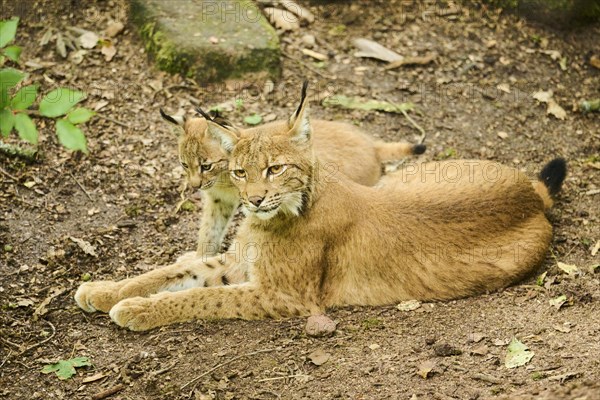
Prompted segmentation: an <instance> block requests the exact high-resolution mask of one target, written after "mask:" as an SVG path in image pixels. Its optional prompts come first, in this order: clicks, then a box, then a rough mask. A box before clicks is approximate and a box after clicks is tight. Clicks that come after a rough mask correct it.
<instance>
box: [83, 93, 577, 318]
mask: <svg viewBox="0 0 600 400" xmlns="http://www.w3.org/2000/svg"><path fill="white" fill-rule="evenodd" d="M207 123H208V130H209V133H210V134H211V135H214V137H216V138H219V140H220V141H221V144H222V147H223V149H224V150H225V151H226V152H227V153H228V158H229V170H230V173H231V177H232V181H233V183H234V185H235V187H236V188H237V190H238V191H239V195H240V199H241V203H242V205H243V208H244V210H245V212H246V213H247V218H246V219H245V220H244V222H243V224H242V226H241V227H240V230H239V232H238V235H237V240H236V241H235V242H234V243H233V245H232V247H231V248H230V250H229V252H227V253H226V254H223V255H221V256H217V257H214V258H211V259H209V260H208V261H207V262H203V261H202V260H199V259H198V257H194V256H193V255H192V256H186V257H183V258H181V259H180V260H179V261H178V262H177V263H175V264H173V265H170V266H167V267H164V268H160V269H157V270H154V271H151V272H148V273H146V274H143V275H141V276H138V277H136V278H131V279H126V280H124V281H120V282H91V283H84V284H83V285H82V286H81V287H80V288H79V290H78V291H77V293H76V295H75V299H76V300H77V303H78V304H79V306H80V307H81V308H83V309H84V310H86V311H95V310H101V311H109V310H110V317H111V318H112V319H113V321H114V322H116V323H117V324H118V325H120V326H123V327H127V328H129V329H132V330H146V329H151V328H154V327H157V326H161V325H166V324H171V323H174V322H182V321H189V320H193V319H204V318H210V319H215V318H242V319H259V318H269V317H272V318H278V317H288V316H297V315H309V314H317V313H322V312H324V311H325V310H326V309H327V308H329V307H336V306H344V305H384V304H392V303H395V302H398V301H402V300H408V299H419V300H445V299H454V298H459V297H465V296H470V295H474V294H477V293H482V292H487V291H492V290H497V289H499V288H502V287H505V286H507V285H510V284H512V283H514V282H516V281H518V280H519V279H521V278H523V277H524V276H526V275H528V274H530V273H532V272H533V271H535V269H536V268H537V266H539V265H540V263H541V262H542V261H543V260H544V257H545V254H546V252H547V249H548V245H549V243H550V239H551V236H552V228H551V225H550V224H549V223H548V220H547V219H546V217H545V215H544V211H545V209H547V207H550V206H551V204H552V200H551V198H550V195H551V194H554V193H556V192H558V190H559V189H560V186H561V184H562V181H563V180H564V177H565V174H566V166H565V162H564V160H562V159H555V160H553V161H551V162H550V163H549V164H547V165H546V167H544V169H543V170H542V172H541V173H540V175H539V179H538V180H535V181H533V182H532V181H531V180H529V179H528V178H527V177H526V176H524V175H523V174H522V173H520V172H519V171H517V170H515V169H512V168H509V167H505V166H502V165H500V164H497V163H493V162H487V161H476V160H460V161H445V162H440V163H425V164H417V165H412V168H410V169H408V168H407V169H404V170H401V171H399V172H398V173H397V174H396V176H394V177H389V178H386V183H385V185H383V186H381V187H377V188H372V187H365V186H361V185H359V184H357V183H355V182H352V181H351V180H349V179H347V178H345V177H344V176H339V177H338V178H339V179H337V180H336V181H333V182H332V181H329V180H323V179H317V177H319V176H322V175H321V173H322V172H323V171H322V170H321V168H322V167H321V163H320V160H319V159H318V158H317V157H315V155H314V151H313V144H312V142H313V134H312V129H311V124H310V122H309V119H308V111H307V104H306V101H305V99H303V101H302V103H301V105H300V107H299V108H298V110H297V111H296V112H295V113H294V114H293V115H292V117H291V119H290V128H289V129H283V130H282V131H280V132H269V134H264V131H262V130H261V129H260V128H257V129H253V130H249V131H245V132H242V133H241V134H240V133H239V132H234V131H232V130H231V129H230V127H228V126H226V125H220V124H217V123H215V122H212V121H208V122H207ZM239 282H241V283H239ZM141 296H149V297H141Z"/></svg>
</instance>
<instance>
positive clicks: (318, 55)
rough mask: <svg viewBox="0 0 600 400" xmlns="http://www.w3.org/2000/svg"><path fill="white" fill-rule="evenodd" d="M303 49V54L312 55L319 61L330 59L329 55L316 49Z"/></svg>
mask: <svg viewBox="0 0 600 400" xmlns="http://www.w3.org/2000/svg"><path fill="white" fill-rule="evenodd" d="M301 51H302V54H304V55H307V56H309V57H312V58H314V59H317V60H319V61H327V60H328V59H329V57H327V56H326V55H325V54H321V53H318V52H316V51H312V50H309V49H302V50H301Z"/></svg>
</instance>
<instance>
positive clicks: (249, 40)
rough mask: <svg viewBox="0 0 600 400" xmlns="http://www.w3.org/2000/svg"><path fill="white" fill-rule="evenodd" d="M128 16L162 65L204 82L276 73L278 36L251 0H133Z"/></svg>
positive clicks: (156, 60)
mask: <svg viewBox="0 0 600 400" xmlns="http://www.w3.org/2000/svg"><path fill="white" fill-rule="evenodd" d="M131 3H132V7H131V18H132V21H133V22H134V23H135V24H136V25H137V27H138V30H139V32H140V34H141V36H142V40H143V41H144V44H145V48H146V51H147V52H148V54H149V55H150V57H152V58H153V59H154V61H155V63H156V65H157V67H158V68H159V69H161V70H164V71H168V72H170V73H179V74H181V75H184V76H187V77H190V78H193V79H195V80H196V81H197V82H199V83H200V84H208V83H212V82H218V81H222V80H225V79H231V78H235V79H237V78H249V77H257V78H258V77H261V78H266V77H269V78H271V79H275V78H277V77H278V76H279V74H280V70H281V68H280V50H279V38H278V37H277V33H276V32H275V30H274V29H273V27H271V25H270V24H269V23H268V22H267V20H266V19H265V18H264V16H263V15H262V13H261V12H260V10H259V9H258V8H257V7H256V6H255V5H254V3H252V2H251V1H250V0H219V1H214V0H210V1H208V0H206V1H205V0H198V1H173V0H132V2H131Z"/></svg>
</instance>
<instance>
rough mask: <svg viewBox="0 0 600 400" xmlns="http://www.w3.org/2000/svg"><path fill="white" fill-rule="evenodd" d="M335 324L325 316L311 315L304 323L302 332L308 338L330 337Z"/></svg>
mask: <svg viewBox="0 0 600 400" xmlns="http://www.w3.org/2000/svg"><path fill="white" fill-rule="evenodd" d="M335 328H336V323H335V322H334V321H332V320H331V318H329V317H328V316H326V315H312V316H310V317H308V319H307V321H306V327H305V328H304V330H305V331H306V334H307V335H308V336H312V337H322V336H331V335H333V333H334V332H335Z"/></svg>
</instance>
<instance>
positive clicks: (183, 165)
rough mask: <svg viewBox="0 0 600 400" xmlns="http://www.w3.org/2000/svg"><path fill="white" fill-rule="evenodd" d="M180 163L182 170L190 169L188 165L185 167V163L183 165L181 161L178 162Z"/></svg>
mask: <svg viewBox="0 0 600 400" xmlns="http://www.w3.org/2000/svg"><path fill="white" fill-rule="evenodd" d="M180 163H181V166H182V167H183V169H188V168H190V166H189V165H187V163H184V162H183V161H180Z"/></svg>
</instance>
